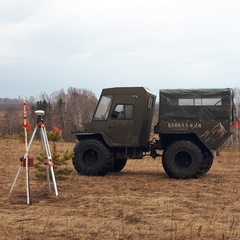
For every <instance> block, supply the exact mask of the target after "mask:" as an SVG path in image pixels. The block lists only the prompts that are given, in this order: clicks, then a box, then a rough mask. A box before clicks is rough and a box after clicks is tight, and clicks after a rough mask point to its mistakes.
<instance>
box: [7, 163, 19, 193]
mask: <svg viewBox="0 0 240 240" xmlns="http://www.w3.org/2000/svg"><path fill="white" fill-rule="evenodd" d="M21 170H22V166H21V165H20V166H19V168H18V172H17V175H16V177H15V179H14V182H13V184H12V187H11V189H10V192H9V194H11V193H12V191H13V189H14V187H15V185H16V183H17V180H18V177H19V174H20V172H21Z"/></svg>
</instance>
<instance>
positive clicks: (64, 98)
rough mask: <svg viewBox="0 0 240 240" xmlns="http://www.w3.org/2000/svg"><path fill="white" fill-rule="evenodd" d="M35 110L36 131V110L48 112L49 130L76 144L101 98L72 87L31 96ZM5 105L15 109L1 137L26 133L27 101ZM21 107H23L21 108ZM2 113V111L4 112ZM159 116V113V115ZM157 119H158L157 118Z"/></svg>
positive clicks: (239, 102) (238, 102)
mask: <svg viewBox="0 0 240 240" xmlns="http://www.w3.org/2000/svg"><path fill="white" fill-rule="evenodd" d="M234 100H235V106H236V108H235V111H236V112H235V113H236V116H237V118H240V89H239V88H235V89H234ZM26 101H27V103H28V105H29V106H30V107H31V112H30V113H28V119H29V123H30V125H31V126H32V128H34V126H35V124H36V115H35V114H34V111H35V110H44V111H45V116H44V120H45V125H46V129H47V130H49V131H50V130H53V126H54V125H55V126H57V127H58V128H60V129H61V130H62V137H63V139H64V140H65V141H72V140H74V139H75V136H74V135H73V134H72V133H71V132H72V131H73V130H74V126H75V125H79V124H81V123H86V122H90V121H91V119H92V116H93V114H94V111H95V108H96V105H97V98H96V96H95V94H94V93H93V92H92V91H90V90H87V89H82V88H74V87H70V88H68V90H67V91H66V92H65V91H64V90H63V89H61V90H59V91H56V92H53V93H52V94H50V95H47V94H46V93H42V94H41V95H40V96H39V97H38V100H37V101H35V98H34V97H33V96H31V97H30V98H29V99H27V100H26ZM3 102H5V103H8V104H9V103H13V102H15V103H16V106H17V107H14V104H10V105H11V107H10V108H8V109H7V110H5V111H4V116H0V117H1V119H3V120H1V122H0V123H1V124H0V133H1V136H3V137H4V136H6V135H13V134H15V133H17V134H19V133H23V111H22V110H19V109H23V102H22V100H21V99H20V98H18V99H15V100H13V101H10V102H9V101H7V99H6V98H5V99H3ZM19 104H21V106H22V108H19ZM0 113H1V112H0ZM155 114H156V115H157V112H156V113H155ZM155 118H156V119H157V116H155ZM233 130H234V134H233V138H234V139H236V140H237V141H238V138H239V137H240V136H239V134H238V131H237V129H233Z"/></svg>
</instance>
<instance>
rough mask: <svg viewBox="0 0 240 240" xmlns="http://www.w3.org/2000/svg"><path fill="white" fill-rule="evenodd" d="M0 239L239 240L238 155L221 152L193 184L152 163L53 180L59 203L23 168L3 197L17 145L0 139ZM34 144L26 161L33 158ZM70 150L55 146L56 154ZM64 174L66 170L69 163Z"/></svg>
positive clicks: (36, 149) (133, 163)
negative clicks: (28, 187)
mask: <svg viewBox="0 0 240 240" xmlns="http://www.w3.org/2000/svg"><path fill="white" fill-rule="evenodd" d="M0 144H1V145H0V152H1V155H0V156H1V157H0V169H1V177H0V180H1V181H0V192H1V200H0V239H101V240H102V239H171V240H172V239H180V240H181V239H194V240H195V239H222V240H223V239H231V240H232V239H240V226H239V225H240V192H239V182H240V180H239V174H240V165H239V160H240V153H239V151H237V150H225V151H222V152H221V156H220V157H217V158H216V160H215V162H214V165H213V167H212V169H211V170H210V172H209V173H208V174H207V175H205V176H204V177H202V178H201V179H194V180H173V179H170V178H168V177H167V175H166V174H165V172H164V171H163V169H162V165H161V161H160V160H159V159H157V160H152V159H150V158H145V159H144V160H139V161H136V160H130V161H128V163H127V165H126V167H125V168H124V170H123V171H122V172H121V173H111V174H108V175H107V176H105V177H86V176H80V175H78V174H77V172H76V171H75V170H74V171H73V172H72V174H71V175H70V176H67V177H64V178H63V177H58V176H57V177H56V180H57V185H58V190H59V198H58V199H56V198H55V194H54V191H53V192H52V193H49V192H48V188H47V182H46V181H44V180H37V179H36V178H35V177H34V172H35V169H34V168H31V169H30V175H31V180H30V183H31V199H32V205H27V204H26V189H25V168H23V169H22V172H21V174H20V176H19V179H18V182H17V184H16V186H15V188H14V191H13V193H12V194H11V195H10V196H8V193H9V190H10V188H11V186H12V182H13V180H14V177H15V176H16V173H17V171H18V168H19V161H18V159H19V158H20V157H21V156H22V155H23V153H24V143H22V142H20V141H17V140H0ZM39 146H40V143H39V144H38V143H37V142H35V143H34V144H33V146H32V148H31V151H30V153H31V154H30V155H31V156H33V157H35V158H36V155H38V153H39V152H40V148H39ZM73 146H74V144H70V143H60V145H59V146H58V149H60V150H62V153H63V152H64V151H65V150H67V149H69V150H71V149H72V148H73ZM69 164H70V165H69V167H71V168H72V166H71V163H69Z"/></svg>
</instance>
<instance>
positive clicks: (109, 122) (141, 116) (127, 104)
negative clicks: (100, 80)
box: [73, 87, 156, 175]
mask: <svg viewBox="0 0 240 240" xmlns="http://www.w3.org/2000/svg"><path fill="white" fill-rule="evenodd" d="M155 101H156V96H155V95H154V94H152V93H151V92H150V91H149V90H148V89H146V88H144V87H128V88H127V87H123V88H108V89H103V90H102V93H101V96H100V99H99V102H98V105H97V108H96V110H95V113H94V116H93V118H92V121H91V122H90V123H88V124H84V125H80V126H75V131H74V133H75V135H76V137H77V139H78V140H79V143H78V144H77V146H76V147H75V152H76V154H75V158H74V160H73V163H74V166H77V160H76V156H78V159H80V158H79V153H78V152H79V149H80V148H81V146H83V145H84V144H85V143H86V142H88V143H89V142H90V141H94V142H95V143H96V144H97V145H103V146H104V147H103V148H105V151H106V152H109V155H111V160H110V162H112V163H111V164H110V165H112V166H110V169H111V170H113V171H120V170H122V168H123V167H124V166H125V164H126V161H127V159H128V158H135V159H139V158H140V159H141V158H142V157H143V153H144V152H146V151H148V150H149V138H150V132H151V126H152V119H153V114H154V109H155ZM91 146H92V147H93V145H91ZM94 152H96V155H100V153H99V152H98V153H97V151H96V150H94ZM88 157H89V155H88ZM82 158H84V155H83V156H81V160H79V161H80V162H83V160H82ZM84 159H85V158H84ZM95 160H96V159H95ZM96 161H100V160H99V159H98V160H96ZM84 162H85V163H86V162H87V159H85V160H84ZM118 163H119V164H118ZM82 165H84V164H82ZM119 165H121V166H119ZM85 166H86V164H85V165H84V167H85ZM84 167H81V169H80V168H78V167H77V171H78V172H80V173H82V171H83V168H84ZM107 171H109V169H108V170H107ZM88 172H89V171H88ZM104 173H105V171H104ZM89 174H90V175H92V174H97V175H98V174H100V175H101V174H102V172H101V173H99V172H94V173H93V172H91V173H89Z"/></svg>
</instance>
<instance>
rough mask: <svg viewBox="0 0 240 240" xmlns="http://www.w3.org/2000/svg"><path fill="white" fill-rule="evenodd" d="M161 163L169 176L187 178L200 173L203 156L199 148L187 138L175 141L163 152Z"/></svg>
mask: <svg viewBox="0 0 240 240" xmlns="http://www.w3.org/2000/svg"><path fill="white" fill-rule="evenodd" d="M162 164H163V168H164V170H165V172H166V173H167V174H168V176H169V177H171V178H176V179H187V178H197V177H199V176H201V175H202V173H201V171H200V170H201V168H202V166H203V164H204V158H203V154H202V151H201V149H200V148H199V147H198V146H197V145H196V144H195V143H193V142H191V141H187V140H180V141H176V142H174V143H172V144H170V145H169V146H168V148H167V149H166V150H165V151H164V152H163V156H162Z"/></svg>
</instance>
